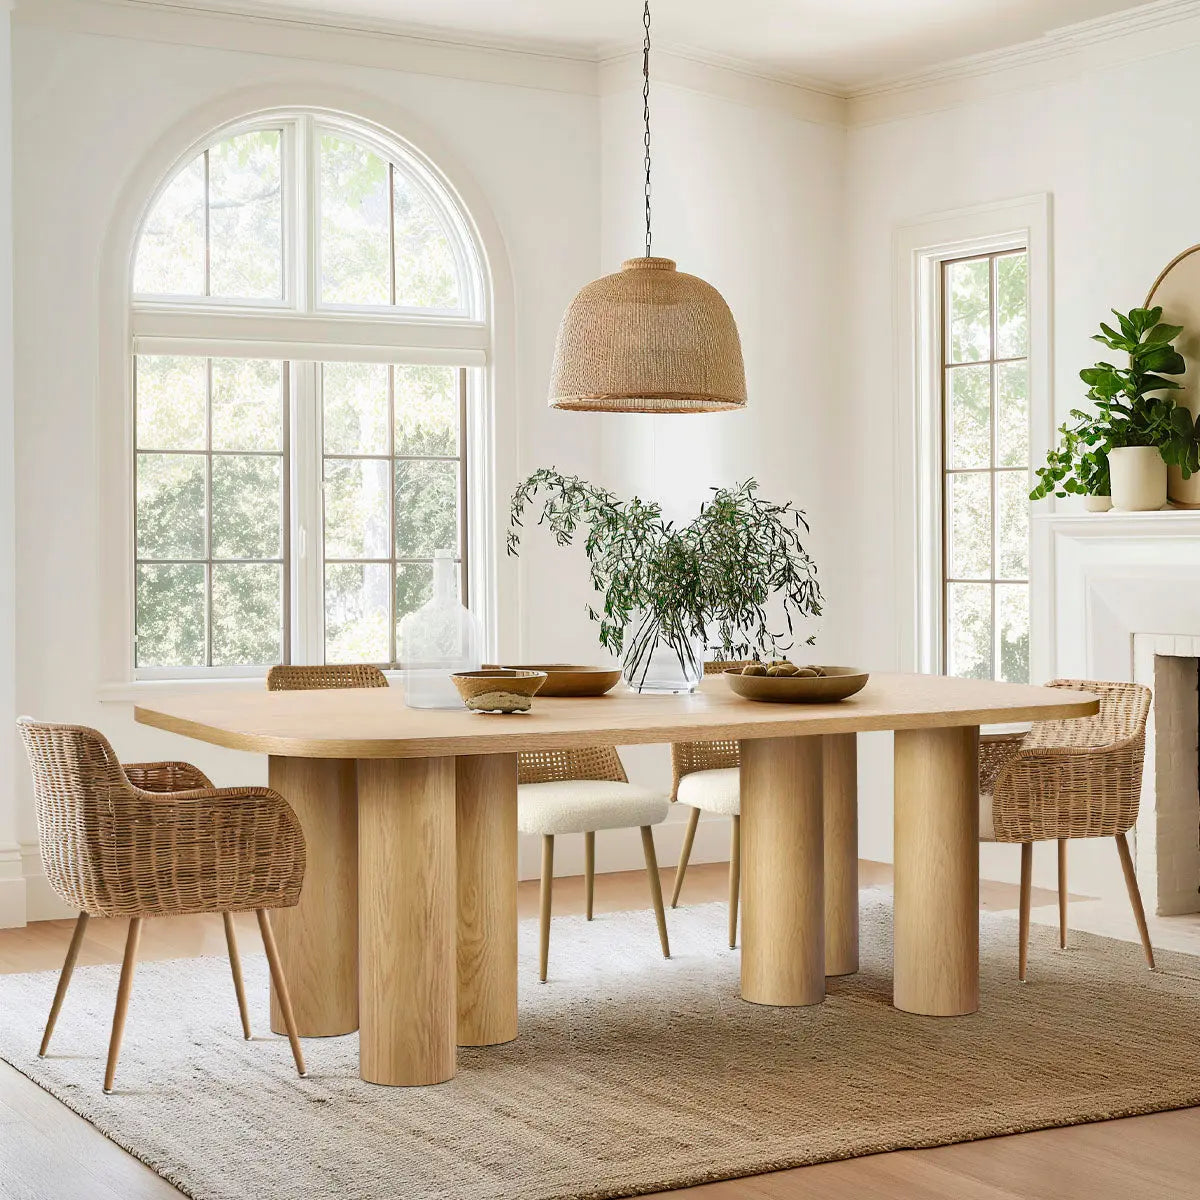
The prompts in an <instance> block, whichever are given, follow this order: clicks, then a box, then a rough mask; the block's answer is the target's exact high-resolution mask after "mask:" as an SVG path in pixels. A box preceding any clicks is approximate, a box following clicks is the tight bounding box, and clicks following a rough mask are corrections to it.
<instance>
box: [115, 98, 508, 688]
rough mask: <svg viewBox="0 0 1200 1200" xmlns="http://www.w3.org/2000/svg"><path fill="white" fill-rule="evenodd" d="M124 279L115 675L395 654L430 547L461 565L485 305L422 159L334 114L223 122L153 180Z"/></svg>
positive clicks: (457, 223)
mask: <svg viewBox="0 0 1200 1200" xmlns="http://www.w3.org/2000/svg"><path fill="white" fill-rule="evenodd" d="M133 292H134V294H133V298H132V304H133V307H132V318H131V325H132V331H133V347H132V349H133V370H132V380H133V396H132V398H131V399H132V405H133V417H134V419H133V423H132V427H133V444H132V447H131V452H132V455H133V478H134V506H133V546H134V554H133V565H134V576H135V577H134V581H133V589H132V590H133V597H134V605H133V607H134V613H133V626H134V646H133V666H134V669H135V672H136V673H137V674H138V675H142V676H154V675H179V674H204V673H229V672H230V671H232V672H235V673H236V672H241V671H253V670H257V669H261V668H262V667H263V666H266V665H268V664H270V663H275V662H287V661H298V662H321V661H330V662H334V661H336V662H374V663H379V664H382V665H389V664H394V663H395V662H396V645H397V639H396V627H397V625H398V623H399V621H400V620H401V619H402V618H403V617H404V615H405V614H406V613H408V612H411V611H412V610H413V609H414V608H417V607H419V606H420V605H421V604H422V603H423V602H424V600H425V599H426V598H427V596H428V594H429V591H430V588H431V580H432V560H433V556H434V554H435V552H436V551H438V550H442V549H449V550H451V551H452V553H453V554H454V555H455V556H456V558H457V559H458V560H459V562H460V563H461V577H462V583H463V595H464V597H466V596H467V595H468V591H467V584H468V582H469V579H470V576H469V572H468V562H469V558H470V538H469V530H470V529H471V524H470V522H469V520H468V516H469V512H470V507H471V501H472V494H473V493H472V487H473V485H472V481H471V479H470V472H469V469H468V463H469V459H470V456H469V454H468V446H469V444H470V441H471V438H472V434H473V426H474V423H475V421H476V417H475V416H474V415H473V414H474V412H475V411H476V406H475V405H473V403H472V398H473V397H476V398H477V397H478V395H479V393H480V391H481V389H482V386H483V382H482V371H481V367H482V365H483V364H484V363H485V362H486V352H487V347H488V330H487V325H486V319H485V318H486V305H485V300H484V284H483V272H482V267H481V260H480V256H479V254H478V251H477V249H476V245H475V242H474V240H473V237H472V235H471V233H470V228H469V225H468V223H467V220H466V218H465V217H464V215H463V214H462V213H461V211H460V210H459V208H458V207H457V205H456V202H455V201H454V200H453V198H452V196H451V195H450V194H449V192H448V191H447V189H446V188H445V187H444V185H443V184H442V183H441V181H440V179H439V178H438V176H437V175H436V173H435V172H434V171H433V170H432V168H430V167H429V166H428V165H427V164H425V163H424V162H423V161H422V160H420V159H419V157H418V156H416V155H415V154H414V153H412V152H410V151H408V150H407V148H405V147H403V146H401V145H399V144H396V143H395V142H394V140H393V139H389V138H388V137H387V136H386V135H384V134H382V133H381V132H380V131H377V130H374V129H373V128H370V127H367V126H365V125H360V124H358V123H352V122H349V121H347V120H345V119H344V118H342V117H340V116H334V115H333V114H328V115H326V114H321V113H301V112H287V113H278V114H271V115H269V116H264V117H262V118H261V119H258V120H252V121H247V122H243V123H241V124H239V125H238V126H236V127H232V128H230V129H228V130H226V131H224V132H223V134H222V135H220V136H217V137H215V138H214V139H213V140H212V141H211V142H210V143H209V144H208V145H206V146H205V147H203V148H202V149H199V150H197V151H195V152H193V154H192V155H190V156H189V157H188V158H187V160H186V161H185V162H183V163H182V164H181V165H180V166H179V167H178V168H177V169H176V170H175V172H174V173H173V174H172V175H171V177H170V178H169V179H168V180H167V181H166V182H165V183H164V185H163V186H162V187H161V188H160V190H159V192H158V194H157V196H156V197H155V198H154V201H153V203H152V204H151V206H150V209H149V212H148V215H147V216H146V218H145V220H144V222H143V225H142V230H141V235H140V238H139V242H138V247H137V253H136V256H135V260H134V270H133Z"/></svg>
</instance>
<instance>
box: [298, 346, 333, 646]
mask: <svg viewBox="0 0 1200 1200" xmlns="http://www.w3.org/2000/svg"><path fill="white" fill-rule="evenodd" d="M291 368H292V369H291V375H292V377H293V380H294V383H293V386H292V461H291V479H292V512H291V522H292V568H291V569H292V646H291V651H292V661H293V662H297V663H319V662H321V660H322V654H321V645H322V639H323V629H322V624H323V614H324V602H323V601H324V595H325V589H324V586H323V578H322V576H323V571H324V566H323V562H322V553H321V423H320V379H319V375H320V365H319V364H317V363H313V362H297V363H293V364H291Z"/></svg>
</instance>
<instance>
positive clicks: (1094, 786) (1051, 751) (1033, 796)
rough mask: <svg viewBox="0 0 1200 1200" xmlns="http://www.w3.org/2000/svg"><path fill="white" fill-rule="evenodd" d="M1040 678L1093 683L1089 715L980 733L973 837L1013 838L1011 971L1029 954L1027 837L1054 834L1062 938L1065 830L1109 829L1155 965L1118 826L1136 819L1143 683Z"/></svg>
mask: <svg viewBox="0 0 1200 1200" xmlns="http://www.w3.org/2000/svg"><path fill="white" fill-rule="evenodd" d="M1047 686H1048V687H1055V688H1064V689H1067V690H1070V691H1079V692H1093V693H1094V694H1095V695H1097V696H1099V697H1100V711H1099V712H1098V713H1097V714H1096V715H1095V716H1093V717H1078V718H1076V719H1074V720H1059V721H1038V722H1037V723H1036V724H1035V725H1034V726H1033V728H1032V729H1031V730H1030V731H1029V733H1027V734H1024V735H1022V734H999V735H994V736H991V737H982V738H980V742H979V837H980V840H981V841H989V842H1016V843H1018V844H1019V845H1020V847H1021V909H1020V926H1021V932H1020V949H1019V952H1018V974H1019V977H1020V978H1021V979H1022V980H1024V978H1025V968H1026V964H1027V961H1028V956H1029V909H1030V897H1031V893H1032V888H1033V843H1034V842H1037V841H1057V842H1058V919H1059V945H1060V946H1064V947H1065V946H1066V944H1067V839H1068V838H1077V837H1111V838H1114V839H1115V840H1116V843H1117V853H1118V855H1119V856H1120V859H1121V868H1122V871H1123V872H1124V875H1125V886H1126V889H1127V890H1128V892H1129V900H1130V904H1131V905H1132V906H1133V915H1134V919H1135V920H1136V922H1137V927H1138V933H1139V934H1140V935H1141V939H1142V949H1143V950H1144V951H1145V954H1146V962H1147V963H1148V964H1149V966H1150V969H1151V970H1153V969H1154V949H1153V947H1152V946H1151V945H1150V932H1149V929H1148V927H1147V925H1146V914H1145V911H1144V910H1143V908H1142V897H1141V893H1140V891H1139V890H1138V883H1137V875H1136V874H1135V872H1134V868H1133V859H1132V856H1131V855H1130V852H1129V844H1128V842H1127V841H1126V839H1125V835H1126V834H1127V833H1128V832H1129V830H1130V829H1132V828H1133V825H1134V823H1135V822H1136V821H1137V812H1138V800H1139V797H1140V793H1141V784H1142V763H1143V759H1144V758H1145V754H1146V717H1147V715H1148V714H1149V711H1150V689H1149V688H1146V687H1143V686H1142V685H1141V684H1138V683H1105V682H1100V681H1096V680H1088V679H1054V680H1051V682H1050V683H1049V684H1047Z"/></svg>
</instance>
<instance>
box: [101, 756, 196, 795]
mask: <svg viewBox="0 0 1200 1200" xmlns="http://www.w3.org/2000/svg"><path fill="white" fill-rule="evenodd" d="M121 769H122V770H123V771H124V772H125V778H126V779H128V780H129V782H130V783H131V784H133V786H134V787H135V788H137V789H138V790H139V791H143V792H156V793H161V792H189V791H196V790H198V789H200V788H208V789H211V788H212V786H213V783H212V780H211V779H209V777H208V776H207V775H205V773H204V772H203V771H202V770H200V768H199V767H194V766H192V764H191V763H185V762H145V763H122V764H121Z"/></svg>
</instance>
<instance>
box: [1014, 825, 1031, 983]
mask: <svg viewBox="0 0 1200 1200" xmlns="http://www.w3.org/2000/svg"><path fill="white" fill-rule="evenodd" d="M1032 902H1033V843H1032V842H1022V843H1021V899H1020V905H1019V907H1018V909H1017V978H1018V979H1019V980H1020V981H1021V982H1022V983H1024V982H1025V972H1026V970H1027V969H1028V967H1029V910H1030V907H1031V905H1032Z"/></svg>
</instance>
